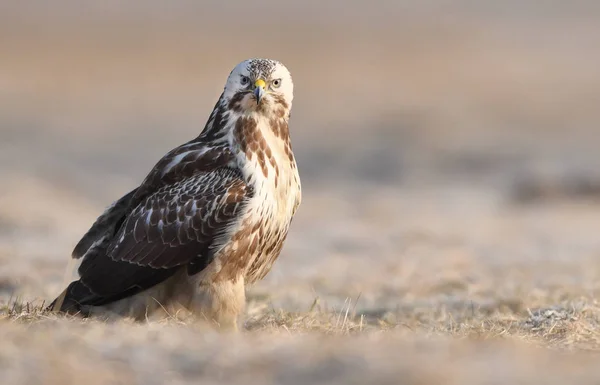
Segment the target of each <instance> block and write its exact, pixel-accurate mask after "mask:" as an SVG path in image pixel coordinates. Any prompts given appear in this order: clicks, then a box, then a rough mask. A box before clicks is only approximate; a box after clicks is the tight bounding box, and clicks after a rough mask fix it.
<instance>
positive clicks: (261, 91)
mask: <svg viewBox="0 0 600 385" xmlns="http://www.w3.org/2000/svg"><path fill="white" fill-rule="evenodd" d="M254 87H255V88H254V96H255V97H256V104H260V100H261V99H262V97H263V96H264V95H265V81H264V80H262V79H258V80H257V81H256V82H255V83H254Z"/></svg>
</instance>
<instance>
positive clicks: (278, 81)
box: [271, 79, 281, 88]
mask: <svg viewBox="0 0 600 385" xmlns="http://www.w3.org/2000/svg"><path fill="white" fill-rule="evenodd" d="M271 85H272V86H273V88H279V86H281V79H275V80H273V81H272V82H271Z"/></svg>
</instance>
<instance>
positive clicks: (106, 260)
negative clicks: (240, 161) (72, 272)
mask: <svg viewBox="0 0 600 385" xmlns="http://www.w3.org/2000/svg"><path fill="white" fill-rule="evenodd" d="M251 195H252V191H251V189H250V188H249V187H248V186H247V185H246V183H245V182H244V181H243V179H242V178H241V175H240V172H239V171H238V170H235V169H231V168H227V167H222V168H218V169H215V170H212V171H208V172H197V173H196V174H194V175H192V176H191V177H188V178H184V179H180V180H178V181H177V182H175V183H171V184H163V185H162V186H161V187H160V188H158V190H156V191H155V192H153V193H151V194H149V195H148V196H147V197H146V198H145V199H143V200H142V201H141V202H140V203H139V204H138V205H137V206H136V207H135V208H133V210H132V211H131V212H130V213H129V215H128V216H127V218H126V219H125V220H124V222H123V224H122V225H121V227H120V229H119V230H118V232H117V233H116V235H115V236H114V237H113V238H112V241H111V242H110V244H109V245H108V247H107V248H106V252H105V253H89V254H88V255H86V257H85V258H84V259H83V262H82V264H81V266H80V267H79V274H80V281H81V283H83V284H84V285H85V286H86V287H88V288H89V289H90V291H91V292H93V293H94V294H95V297H94V298H91V299H90V300H89V301H88V302H89V303H90V304H92V303H93V304H98V303H100V302H107V300H108V299H110V302H112V301H114V300H116V299H120V298H123V297H125V296H128V295H132V294H135V293H136V292H139V291H142V290H144V289H147V288H149V287H151V286H154V285H155V284H157V283H159V282H161V281H163V280H164V279H166V278H168V277H169V276H170V275H172V274H173V273H174V272H175V271H176V270H177V269H178V268H179V267H181V266H184V265H187V269H188V273H195V272H198V271H201V270H202V269H204V267H206V265H208V264H209V263H210V262H211V261H212V258H213V255H212V252H211V248H212V247H215V246H218V245H215V243H214V241H215V239H216V238H218V237H219V236H221V235H223V234H224V233H226V232H227V230H228V229H229V227H230V226H231V225H232V224H234V223H235V221H236V219H238V217H239V215H240V212H241V210H242V208H243V206H244V204H245V203H246V202H247V200H248V198H249V197H250V196H251ZM80 303H82V301H80ZM82 304H85V303H82Z"/></svg>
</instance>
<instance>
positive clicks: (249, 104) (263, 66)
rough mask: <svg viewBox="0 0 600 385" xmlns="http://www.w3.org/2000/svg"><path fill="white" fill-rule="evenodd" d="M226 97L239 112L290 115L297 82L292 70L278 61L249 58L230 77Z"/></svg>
mask: <svg viewBox="0 0 600 385" xmlns="http://www.w3.org/2000/svg"><path fill="white" fill-rule="evenodd" d="M223 97H224V98H225V99H226V100H227V101H228V103H229V108H230V109H231V110H233V111H236V112H239V113H253V112H258V113H262V114H272V113H275V114H277V115H281V116H282V117H284V116H285V117H287V116H289V112H290V110H291V108H292V100H293V98H294V84H293V82H292V76H291V75H290V72H289V71H288V69H287V68H286V67H285V66H284V65H283V64H281V63H280V62H278V61H276V60H271V59H249V60H244V61H243V62H241V63H240V64H238V65H237V66H236V67H235V68H234V69H233V71H231V74H229V78H228V79H227V83H226V84H225V90H224V91H223Z"/></svg>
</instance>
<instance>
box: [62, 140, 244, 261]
mask: <svg viewBox="0 0 600 385" xmlns="http://www.w3.org/2000/svg"><path fill="white" fill-rule="evenodd" d="M232 158H233V155H232V154H231V152H230V151H229V149H228V148H226V147H223V146H211V145H208V144H206V143H204V142H199V141H197V140H196V139H195V140H192V141H190V142H187V143H185V144H183V145H181V146H179V147H176V148H174V149H173V150H171V151H170V152H169V153H167V154H166V155H165V156H163V157H162V158H161V159H160V160H159V161H158V163H157V164H156V165H155V166H154V167H153V168H152V171H150V173H149V174H148V176H147V177H146V178H145V179H144V181H143V182H142V184H141V185H140V186H139V187H137V188H135V189H134V190H132V191H130V192H129V193H128V194H126V195H125V196H123V197H122V198H120V199H119V200H117V201H116V202H114V203H113V204H112V205H111V206H110V207H108V208H107V209H106V210H105V211H104V213H103V214H102V215H100V216H99V217H98V219H96V221H95V222H94V224H93V225H92V226H91V228H90V229H89V230H88V231H87V233H86V234H85V235H84V236H83V237H82V238H81V240H80V241H79V242H78V243H77V245H76V246H75V248H74V250H73V252H72V257H73V258H81V257H85V256H87V255H88V254H96V253H100V254H102V253H103V252H104V251H105V249H106V247H107V245H108V244H109V242H110V241H111V239H112V237H114V236H115V234H116V233H117V232H118V231H119V229H120V227H121V225H122V224H123V221H124V220H125V218H127V216H128V215H129V214H130V213H131V211H132V210H133V209H134V208H135V207H137V206H138V205H139V204H140V203H141V202H142V201H143V200H144V199H146V198H147V197H148V196H150V195H151V194H152V193H154V192H156V191H157V190H158V189H159V188H161V187H162V186H165V185H169V184H173V183H175V182H177V181H179V180H182V179H185V178H189V177H191V176H192V175H194V174H196V173H199V172H208V171H211V170H215V169H218V168H219V167H224V166H226V165H227V164H228V163H229V162H230V161H231V159H232Z"/></svg>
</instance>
